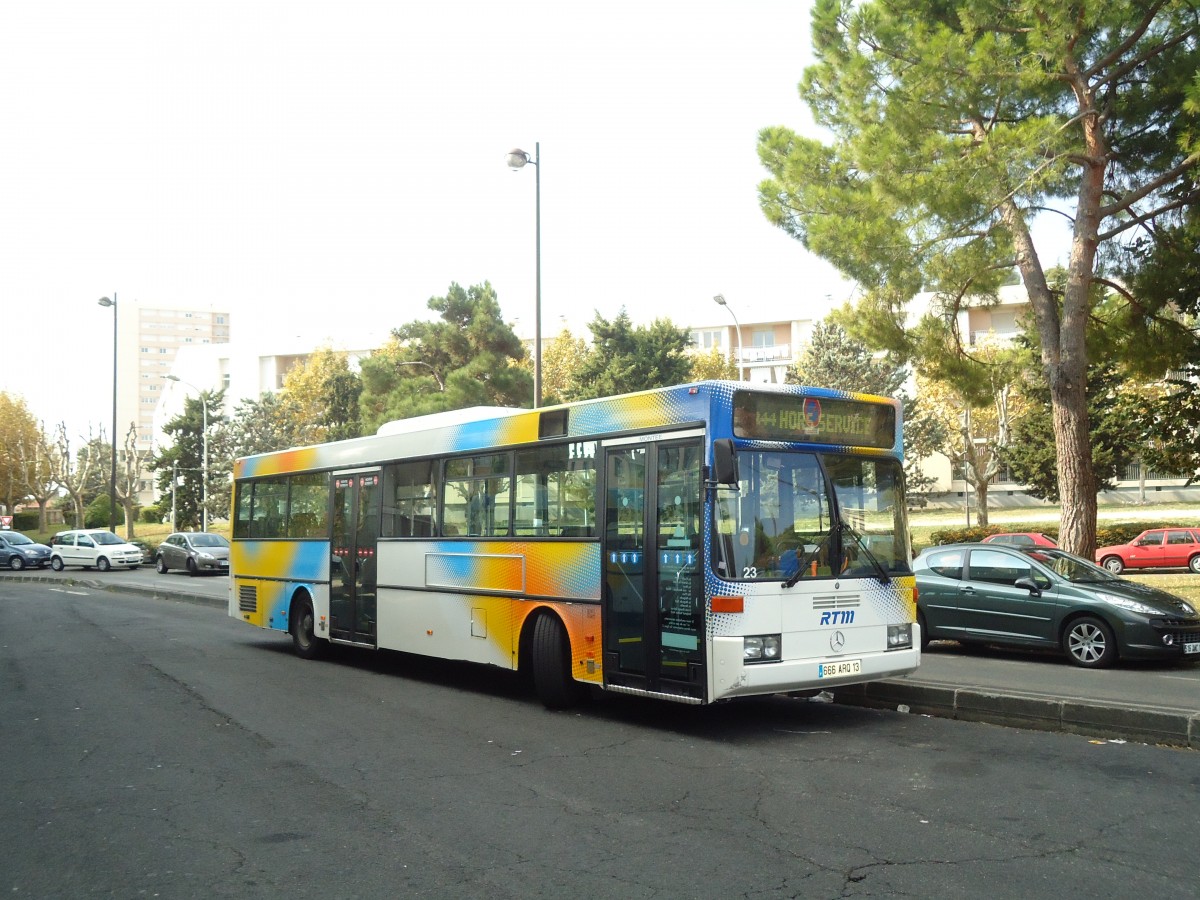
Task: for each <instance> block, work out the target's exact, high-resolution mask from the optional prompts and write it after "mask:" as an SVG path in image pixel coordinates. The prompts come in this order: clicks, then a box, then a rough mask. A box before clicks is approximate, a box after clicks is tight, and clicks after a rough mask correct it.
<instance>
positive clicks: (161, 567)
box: [154, 553, 167, 575]
mask: <svg viewBox="0 0 1200 900" xmlns="http://www.w3.org/2000/svg"><path fill="white" fill-rule="evenodd" d="M154 568H156V569H158V574H159V575H166V574H167V561H166V560H165V559H163V558H162V554H161V553H160V554H159V555H158V558H157V559H156V560H154Z"/></svg>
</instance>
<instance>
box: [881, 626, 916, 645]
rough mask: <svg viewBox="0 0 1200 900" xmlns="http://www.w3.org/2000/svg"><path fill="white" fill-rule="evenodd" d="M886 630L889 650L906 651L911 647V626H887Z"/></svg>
mask: <svg viewBox="0 0 1200 900" xmlns="http://www.w3.org/2000/svg"><path fill="white" fill-rule="evenodd" d="M887 629H888V632H887V648H888V649H889V650H908V649H910V648H911V647H912V625H889V626H888V627H887Z"/></svg>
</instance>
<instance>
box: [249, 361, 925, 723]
mask: <svg viewBox="0 0 1200 900" xmlns="http://www.w3.org/2000/svg"><path fill="white" fill-rule="evenodd" d="M901 463H902V459H901V415H900V406H899V404H898V403H897V402H896V401H894V400H891V399H887V398H882V397H874V396H869V395H864V394H854V393H847V392H844V391H835V390H828V389H822V388H813V387H801V386H792V385H750V384H746V383H742V382H728V381H705V382H698V383H695V384H688V385H681V386H678V387H670V388H661V389H656V390H649V391H643V392H640V393H636V394H627V395H624V396H619V397H609V398H604V399H599V400H590V401H584V402H580V403H571V404H566V405H562V406H554V407H547V408H543V409H535V410H525V409H503V408H494V407H491V408H473V409H464V410H458V411H455V412H447V413H438V414H435V415H431V416H422V417H419V418H413V419H406V420H402V421H398V422H392V423H389V424H387V425H384V426H383V427H382V428H380V429H379V433H378V434H376V435H372V436H368V437H362V438H356V439H353V440H347V441H339V442H336V443H329V444H322V445H318V446H311V447H302V448H297V449H292V450H285V451H280V452H277V453H266V454H262V455H258V456H251V457H247V458H244V459H240V460H238V461H237V462H236V463H235V465H234V499H233V541H232V545H233V546H232V554H231V567H230V576H231V577H230V603H229V613H230V615H231V616H234V617H236V618H238V619H242V620H243V621H245V622H248V623H250V624H253V625H257V626H260V627H263V628H269V629H274V630H276V631H279V632H283V633H289V634H290V635H291V637H292V641H293V643H294V646H295V649H296V652H297V653H298V654H300V655H301V656H303V657H313V656H317V655H319V654H321V653H322V652H323V651H324V650H325V649H327V648H328V647H329V645H330V644H345V645H349V646H355V647H366V648H373V649H388V650H398V651H402V652H405V653H414V654H422V655H426V656H433V657H439V658H443V659H453V660H467V661H471V662H476V663H485V664H490V665H495V666H500V667H502V668H505V669H519V670H523V671H526V672H530V673H532V679H533V684H534V686H535V688H536V691H537V694H538V696H539V697H540V698H541V700H542V701H543V702H544V703H545V704H546V705H548V706H551V707H559V706H565V705H568V704H570V703H571V702H572V701H573V700H574V699H576V698H577V697H578V695H579V693H580V691H581V690H582V689H583V688H585V687H586V686H589V685H591V686H594V687H596V688H601V689H604V690H607V691H617V692H622V693H626V694H636V695H642V696H647V697H657V698H662V699H666V700H672V701H677V702H682V703H693V704H703V703H711V702H714V701H717V700H725V699H729V698H734V697H742V696H750V695H758V694H771V693H778V692H795V691H814V690H820V689H824V688H828V687H831V686H832V687H836V686H839V685H846V684H850V683H854V682H861V681H866V680H870V679H877V678H884V677H889V676H895V675H902V674H904V673H907V672H912V671H913V670H914V669H916V667H917V665H918V664H919V662H920V638H919V635H918V634H917V633H916V632H917V626H916V624H915V615H916V602H915V596H914V578H913V574H912V567H911V552H910V541H909V535H908V527H907V513H906V508H905V496H904V479H903V474H902V465H901Z"/></svg>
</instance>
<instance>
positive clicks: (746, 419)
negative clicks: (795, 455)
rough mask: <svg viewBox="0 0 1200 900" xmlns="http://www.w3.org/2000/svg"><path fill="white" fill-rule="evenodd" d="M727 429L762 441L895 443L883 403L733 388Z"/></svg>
mask: <svg viewBox="0 0 1200 900" xmlns="http://www.w3.org/2000/svg"><path fill="white" fill-rule="evenodd" d="M733 433H734V435H735V436H736V437H740V438H751V439H756V440H762V441H804V442H807V443H814V444H837V445H841V446H849V447H877V448H879V449H882V450H890V449H891V448H892V447H894V446H895V444H896V410H895V408H894V407H892V406H891V405H889V404H882V403H867V402H864V401H862V400H841V399H834V398H830V397H797V396H795V395H794V394H766V393H761V394H760V393H756V392H753V391H737V392H736V393H734V395H733Z"/></svg>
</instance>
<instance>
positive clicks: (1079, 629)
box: [1063, 616, 1117, 669]
mask: <svg viewBox="0 0 1200 900" xmlns="http://www.w3.org/2000/svg"><path fill="white" fill-rule="evenodd" d="M1063 650H1065V651H1066V653H1067V656H1068V657H1069V658H1070V660H1071V662H1073V663H1075V665H1077V666H1083V667H1084V668H1085V669H1103V668H1106V667H1108V666H1111V665H1112V664H1113V663H1114V662H1116V661H1117V639H1116V638H1115V637H1114V636H1113V630H1112V629H1111V628H1109V627H1108V623H1107V622H1105V621H1103V620H1102V619H1097V618H1096V617H1095V616H1081V617H1080V618H1078V619H1075V620H1074V621H1072V622H1071V624H1070V625H1069V626H1067V631H1066V634H1064V635H1063Z"/></svg>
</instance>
